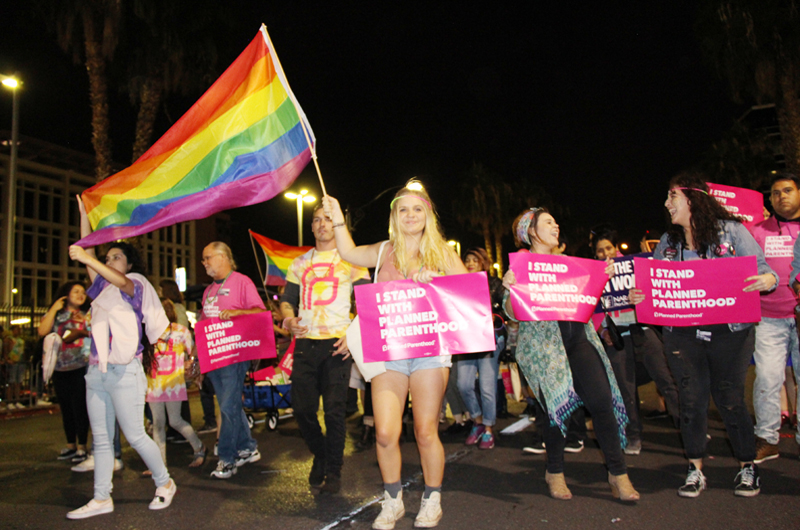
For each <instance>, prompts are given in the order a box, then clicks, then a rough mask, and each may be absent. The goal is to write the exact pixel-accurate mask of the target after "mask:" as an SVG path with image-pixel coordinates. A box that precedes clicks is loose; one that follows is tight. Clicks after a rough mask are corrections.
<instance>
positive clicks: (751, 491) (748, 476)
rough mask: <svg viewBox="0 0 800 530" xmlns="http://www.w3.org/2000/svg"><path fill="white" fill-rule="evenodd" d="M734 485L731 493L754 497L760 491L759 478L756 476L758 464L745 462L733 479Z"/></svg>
mask: <svg viewBox="0 0 800 530" xmlns="http://www.w3.org/2000/svg"><path fill="white" fill-rule="evenodd" d="M734 482H735V483H736V486H735V487H734V488H733V494H734V495H737V496H739V497H755V496H756V495H758V494H759V493H760V492H761V479H760V478H758V466H757V465H755V464H745V465H744V467H742V469H741V470H740V471H739V473H738V474H737V475H736V478H735V479H734Z"/></svg>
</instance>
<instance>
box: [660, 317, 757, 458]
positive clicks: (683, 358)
mask: <svg viewBox="0 0 800 530" xmlns="http://www.w3.org/2000/svg"><path fill="white" fill-rule="evenodd" d="M698 331H702V332H706V333H710V336H707V337H706V338H708V339H709V340H703V339H701V338H698V336H697V332H698ZM754 349H755V328H754V327H753V326H751V327H749V328H747V329H743V330H741V331H731V330H730V329H729V328H728V326H727V325H718V326H701V327H699V328H698V327H680V328H679V327H675V328H672V330H671V331H669V330H666V329H665V330H664V350H665V351H666V352H667V359H668V360H669V365H670V368H672V373H673V375H674V376H675V381H677V383H678V392H679V393H680V402H681V403H680V406H681V437H682V438H683V447H684V449H685V450H686V456H687V458H689V459H692V460H696V459H700V458H703V456H705V453H706V441H707V440H706V432H707V431H708V405H709V396H713V397H714V403H715V404H716V405H717V410H719V413H720V415H722V421H723V422H724V423H725V429H726V430H727V431H728V438H729V439H730V441H731V446H732V447H733V455H734V456H735V457H736V458H737V459H738V460H739V461H740V462H752V461H753V459H754V458H755V457H756V441H755V434H754V432H753V420H752V418H751V417H750V413H749V412H748V410H747V406H746V405H745V401H744V388H745V379H746V377H747V368H748V366H749V365H750V358H751V357H752V355H753V350H754Z"/></svg>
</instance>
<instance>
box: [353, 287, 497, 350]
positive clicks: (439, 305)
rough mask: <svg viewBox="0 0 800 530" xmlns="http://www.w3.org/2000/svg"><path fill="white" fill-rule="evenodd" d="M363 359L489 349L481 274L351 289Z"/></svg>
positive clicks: (489, 308)
mask: <svg viewBox="0 0 800 530" xmlns="http://www.w3.org/2000/svg"><path fill="white" fill-rule="evenodd" d="M355 293H356V306H357V307H358V318H359V320H360V321H361V342H362V345H363V349H364V361H365V362H376V361H398V360H402V359H414V358H417V357H429V356H435V355H451V354H457V353H474V352H484V351H493V350H494V328H493V326H492V306H491V302H490V299H489V282H488V281H487V278H486V273H485V272H481V273H472V274H458V275H455V276H441V277H438V278H435V279H434V280H433V281H432V282H431V283H427V284H425V283H416V282H414V281H413V280H401V281H395V282H385V283H370V284H363V285H357V286H356V287H355Z"/></svg>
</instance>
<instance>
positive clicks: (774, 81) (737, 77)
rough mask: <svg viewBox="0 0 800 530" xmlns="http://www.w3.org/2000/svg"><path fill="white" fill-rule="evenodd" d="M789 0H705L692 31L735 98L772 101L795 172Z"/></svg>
mask: <svg viewBox="0 0 800 530" xmlns="http://www.w3.org/2000/svg"><path fill="white" fill-rule="evenodd" d="M798 7H799V6H798V3H797V2H796V1H794V0H706V1H705V2H704V3H703V4H702V7H701V9H700V14H699V17H698V20H697V24H696V31H697V34H698V37H699V39H700V42H701V45H702V47H703V49H704V51H705V53H706V56H707V57H708V58H709V59H710V61H711V63H712V64H713V66H714V68H715V69H716V71H717V72H718V73H719V74H720V75H721V76H722V77H723V78H725V79H727V80H728V83H729V85H730V90H731V97H732V98H733V100H734V101H735V102H739V103H742V102H747V101H749V100H754V101H755V102H756V103H759V104H763V103H774V104H775V108H776V110H777V112H778V122H779V125H780V130H781V141H782V148H783V154H784V156H785V159H786V167H787V169H788V170H789V171H792V172H795V173H797V171H798V170H800V99H798V92H799V91H800V12H799V11H798Z"/></svg>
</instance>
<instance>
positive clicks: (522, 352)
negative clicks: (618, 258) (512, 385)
mask: <svg viewBox="0 0 800 530" xmlns="http://www.w3.org/2000/svg"><path fill="white" fill-rule="evenodd" d="M513 231H514V239H515V241H516V244H517V247H523V246H529V247H530V252H531V253H533V254H555V253H556V252H557V251H558V248H559V240H558V236H559V233H560V231H559V227H558V224H557V223H556V220H555V219H554V218H553V216H552V215H550V213H549V212H548V211H547V209H546V208H531V209H529V210H526V211H524V212H522V214H520V215H519V217H517V219H516V220H515V221H514V225H513ZM520 252H527V250H524V249H523V250H521V251H520ZM606 263H607V266H606V274H608V275H609V276H612V275H613V273H614V263H613V261H611V259H610V258H609V259H608V260H606ZM515 283H517V280H516V276H515V275H514V272H513V271H508V272H507V273H506V275H505V276H504V277H503V285H504V286H505V287H506V289H510V288H511V286H512V285H514V284H515ZM504 305H505V309H506V314H507V315H508V316H509V317H510V318H511V319H513V320H516V318H515V316H514V309H513V307H512V306H511V303H510V297H509V295H508V293H506V295H505V303H504ZM516 358H517V363H518V364H519V366H520V368H521V369H522V372H523V374H525V378H526V379H527V380H528V383H529V384H530V385H531V387H532V388H533V390H534V392H535V393H536V396H537V398H538V399H539V403H540V404H541V405H542V408H544V409H545V412H546V413H547V416H548V418H549V420H550V421H547V422H545V429H544V441H545V450H546V452H547V470H546V472H545V482H546V483H547V485H548V488H549V489H550V496H551V497H553V498H554V499H560V500H569V499H571V498H572V492H570V490H569V488H568V487H567V483H566V480H565V478H564V447H565V443H566V439H565V435H566V432H567V423H568V420H569V418H570V416H571V415H572V414H573V412H574V411H575V410H577V409H578V408H579V407H580V406H581V405H585V406H586V408H587V409H588V410H589V412H591V414H592V420H593V423H594V431H595V435H596V437H597V442H598V443H599V444H600V449H601V450H602V451H603V455H604V456H605V460H606V466H607V467H608V483H609V485H610V487H611V493H612V495H613V496H614V497H616V498H619V499H620V500H623V501H637V500H639V493H638V492H637V491H636V490H635V489H634V487H633V484H631V481H630V479H629V478H628V469H627V467H626V465H625V455H624V454H623V447H624V444H625V424H626V423H627V420H628V419H627V416H626V414H625V405H624V404H623V400H622V396H621V395H620V392H619V387H618V386H617V381H616V379H615V377H614V372H613V371H612V369H611V364H610V363H609V361H608V358H607V357H606V352H605V349H604V348H603V345H602V344H601V343H600V339H599V338H598V337H597V333H595V331H594V328H593V327H592V326H591V325H590V324H583V323H581V322H569V321H522V322H520V323H519V336H518V338H517V354H516Z"/></svg>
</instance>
